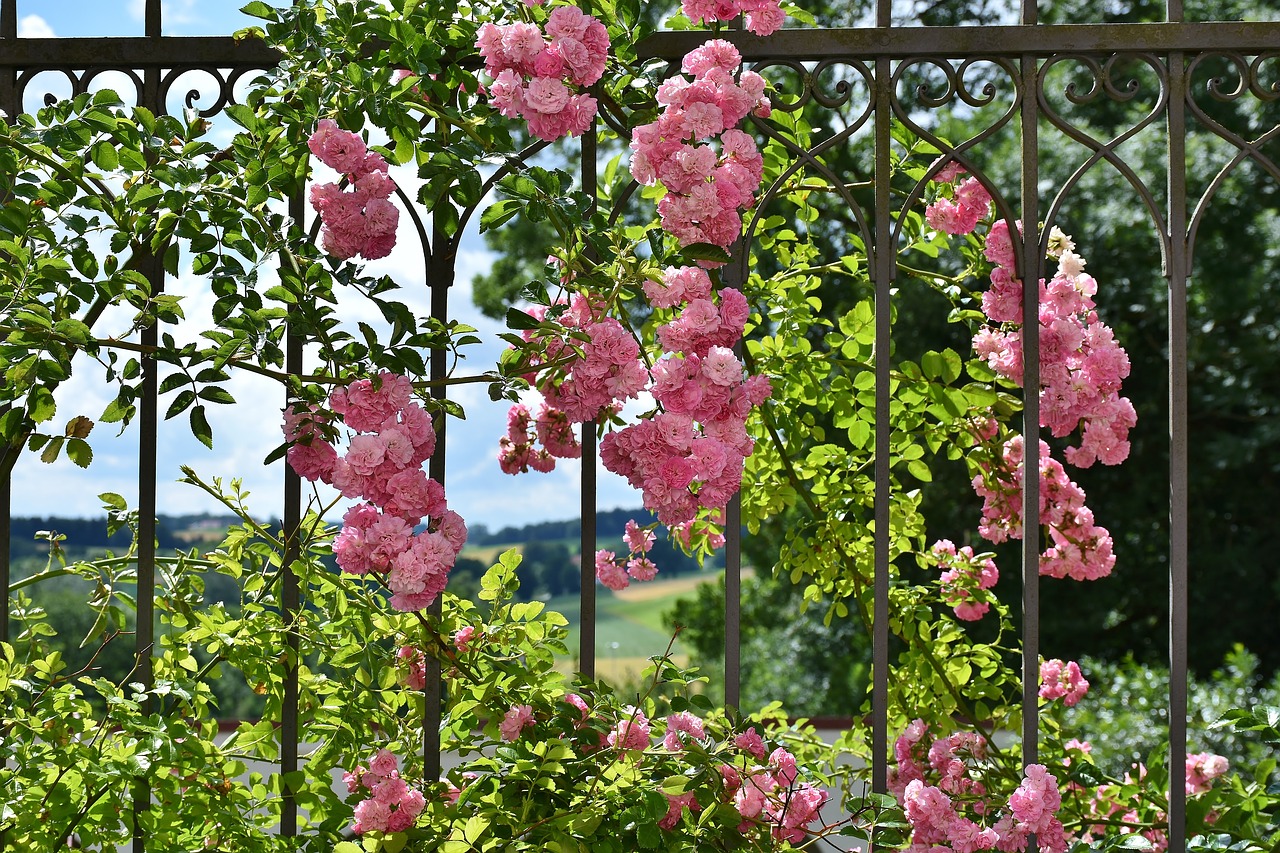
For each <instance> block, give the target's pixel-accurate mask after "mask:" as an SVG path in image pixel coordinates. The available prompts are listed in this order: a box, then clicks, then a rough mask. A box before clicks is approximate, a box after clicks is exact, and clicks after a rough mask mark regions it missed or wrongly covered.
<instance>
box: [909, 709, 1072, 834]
mask: <svg viewBox="0 0 1280 853" xmlns="http://www.w3.org/2000/svg"><path fill="white" fill-rule="evenodd" d="M927 741H928V726H927V725H926V724H925V723H924V721H922V720H915V721H914V722H912V723H911V724H910V725H909V726H907V729H906V731H904V732H903V734H902V735H901V736H899V737H898V739H897V741H896V743H895V744H894V755H895V758H896V759H897V767H896V768H894V769H893V770H891V771H890V778H889V789H890V791H892V792H893V794H894V796H896V797H897V798H898V802H899V803H900V804H901V805H902V807H903V810H904V811H905V812H906V816H907V821H908V823H910V824H911V830H912V832H911V842H912V844H911V849H912V850H921V851H924V850H956V851H961V853H975V851H978V850H1000V851H1004V853H1015V851H1021V850H1026V849H1027V840H1028V836H1030V835H1031V833H1035V836H1036V842H1037V844H1038V846H1039V849H1041V850H1048V851H1053V853H1063V851H1065V850H1066V849H1067V839H1066V833H1065V831H1064V829H1063V826H1062V822H1061V821H1060V820H1059V819H1058V816H1057V813H1058V809H1059V808H1061V806H1062V796H1061V794H1060V793H1059V792H1058V781H1057V779H1055V778H1054V776H1053V774H1051V773H1050V772H1049V771H1048V768H1046V767H1045V766H1044V765H1042V764H1030V765H1027V768H1026V770H1025V771H1024V772H1025V776H1024V777H1023V779H1022V782H1021V784H1019V785H1018V787H1017V789H1016V790H1014V792H1013V793H1012V794H1010V795H1009V799H1008V801H1007V803H1006V804H1005V805H1004V807H1001V806H1000V804H999V803H998V801H997V800H996V798H995V796H994V795H993V794H991V793H990V792H988V791H987V789H986V787H985V786H984V785H983V783H982V782H981V781H979V780H978V779H977V778H976V777H977V771H979V770H980V769H981V767H982V765H983V763H984V761H985V760H986V750H987V744H986V741H985V740H984V739H983V738H982V736H980V735H978V734H975V733H971V732H958V733H956V734H953V735H949V736H947V737H942V738H938V739H936V740H934V741H933V742H932V743H928V742H927Z"/></svg>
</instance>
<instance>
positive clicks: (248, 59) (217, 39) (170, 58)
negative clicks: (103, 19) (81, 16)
mask: <svg viewBox="0 0 1280 853" xmlns="http://www.w3.org/2000/svg"><path fill="white" fill-rule="evenodd" d="M280 58H281V57H280V53H279V51H277V50H275V49H274V48H272V47H270V46H269V45H267V43H266V42H264V41H262V40H261V39H253V38H249V39H241V40H238V41H237V40H236V39H234V38H232V37H231V36H161V37H159V38H147V37H145V36H140V37H136V38H135V37H112V36H104V37H101V38H53V39H47V38H42V39H26V38H17V39H0V68H20V69H24V70H25V69H31V70H34V69H63V68H75V69H85V70H100V69H109V68H129V69H142V68H192V69H198V68H233V69H240V68H270V67H272V66H273V65H275V64H277V63H278V62H279V61H280Z"/></svg>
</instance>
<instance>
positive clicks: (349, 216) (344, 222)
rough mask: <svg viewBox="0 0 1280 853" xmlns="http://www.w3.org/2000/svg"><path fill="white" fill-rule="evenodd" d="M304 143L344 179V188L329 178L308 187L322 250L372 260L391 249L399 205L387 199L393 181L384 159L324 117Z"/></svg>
mask: <svg viewBox="0 0 1280 853" xmlns="http://www.w3.org/2000/svg"><path fill="white" fill-rule="evenodd" d="M307 147H308V148H310V149H311V153H312V154H314V155H315V156H316V157H317V158H318V159H319V160H320V162H321V163H324V164H325V165H326V166H328V167H329V168H331V169H333V170H335V171H336V172H338V173H339V174H341V175H343V176H345V177H346V179H347V181H348V182H349V183H350V190H349V191H345V190H343V189H342V187H341V186H339V185H338V184H334V183H327V184H315V185H314V186H312V187H311V196H310V197H311V206H312V207H313V208H315V210H316V212H317V213H319V214H320V222H321V226H322V227H321V229H320V243H321V245H322V246H323V247H324V250H325V251H326V252H328V253H329V254H330V255H333V256H334V257H335V258H340V259H342V260H346V259H348V258H353V257H355V256H356V255H361V256H363V257H365V258H367V259H369V260H376V259H377V258H385V257H386V256H387V255H389V254H391V250H392V248H394V247H395V245H396V226H397V225H398V224H399V222H400V209H399V208H397V207H396V206H395V205H394V204H392V203H391V201H390V199H391V194H392V193H393V192H395V188H396V186H395V182H394V181H392V180H391V178H390V177H389V176H388V175H387V161H386V160H384V159H383V158H382V155H380V154H378V153H376V152H374V151H369V150H368V149H367V148H366V147H365V144H364V140H363V139H361V138H360V136H359V135H358V134H355V133H352V132H350V131H347V130H343V129H341V128H340V127H338V125H337V123H336V122H334V121H333V120H332V119H327V118H326V119H321V120H320V123H319V125H318V126H317V127H316V131H315V133H313V134H311V138H310V139H309V140H307Z"/></svg>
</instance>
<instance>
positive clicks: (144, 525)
mask: <svg viewBox="0 0 1280 853" xmlns="http://www.w3.org/2000/svg"><path fill="white" fill-rule="evenodd" d="M159 10H160V3H159V0H148V5H147V35H149V36H151V35H155V36H159V34H160V26H159V23H160V21H159V15H160V11H159ZM153 18H154V19H155V20H154V21H153V20H152V19H153ZM153 25H154V26H153ZM153 30H154V32H153ZM141 103H142V104H143V105H144V106H146V107H147V108H148V109H150V110H151V111H152V112H154V113H155V114H156V115H160V114H161V113H162V111H163V108H164V105H163V104H162V103H161V102H160V69H159V68H148V69H146V70H145V72H144V74H143V78H142V98H141ZM162 248H163V247H162ZM138 251H143V252H147V253H149V255H150V256H149V257H147V258H146V259H145V262H144V263H143V264H142V265H141V267H140V269H141V271H142V273H143V274H144V275H145V276H146V277H147V281H148V283H149V284H150V287H151V294H152V295H153V296H156V295H159V294H160V293H163V292H164V284H165V282H164V278H165V272H164V258H163V256H157V255H155V254H154V253H152V250H151V248H150V247H149V246H142V247H140V248H139V249H138ZM159 325H160V324H159V321H156V320H153V321H152V322H150V323H148V324H147V326H146V327H145V328H144V329H143V330H142V336H141V337H142V345H143V347H144V348H145V349H147V350H148V352H154V351H155V349H156V348H157V346H158V344H159V342H160V328H159ZM141 362H142V399H141V401H140V403H139V406H138V577H137V625H136V631H137V633H136V634H135V636H134V640H135V644H134V654H135V655H136V656H137V669H136V670H135V679H134V680H135V681H138V682H141V683H142V686H143V687H142V689H143V692H144V693H145V694H146V696H145V698H144V699H143V700H142V705H141V708H140V711H141V714H142V716H144V717H146V716H150V715H151V713H152V712H153V710H154V707H155V705H154V702H153V701H152V696H151V689H152V687H153V682H154V680H155V670H154V666H153V664H152V659H151V656H152V652H153V650H154V649H153V646H154V643H155V588H156V466H157V443H158V442H157V437H158V431H159V421H158V415H159V405H160V401H159V396H160V395H159V377H158V372H159V366H158V365H157V364H156V359H155V357H154V356H151V355H145V354H144V355H143V356H142V358H141ZM150 808H151V786H150V784H149V783H148V782H146V780H139V781H137V782H136V783H135V784H134V788H133V849H134V851H135V853H142V851H144V850H145V849H146V836H145V833H144V832H143V830H142V815H143V814H144V813H145V812H147V811H149V810H150Z"/></svg>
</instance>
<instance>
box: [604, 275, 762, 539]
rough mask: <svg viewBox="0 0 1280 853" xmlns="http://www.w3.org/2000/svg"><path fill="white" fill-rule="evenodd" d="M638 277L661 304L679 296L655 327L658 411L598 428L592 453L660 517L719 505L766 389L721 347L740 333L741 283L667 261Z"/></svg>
mask: <svg viewBox="0 0 1280 853" xmlns="http://www.w3.org/2000/svg"><path fill="white" fill-rule="evenodd" d="M662 278H663V281H662V284H661V285H656V284H655V285H654V286H653V287H646V290H647V291H649V292H650V293H651V294H652V295H651V297H650V298H654V297H656V298H657V299H658V300H659V303H658V304H660V305H663V306H670V307H674V306H675V305H676V304H678V302H679V301H681V300H685V301H687V304H686V305H685V306H684V307H683V309H681V311H680V313H679V316H678V317H677V318H676V319H674V320H672V321H671V322H669V323H666V324H664V325H663V326H661V327H660V328H659V330H658V340H659V341H660V342H661V343H662V345H663V347H664V349H665V350H666V355H664V356H663V358H662V359H660V360H659V361H658V362H657V363H656V364H655V365H654V367H653V371H652V373H653V379H654V384H653V389H652V390H653V396H654V399H655V400H657V402H658V403H659V404H660V405H661V406H662V409H663V411H662V412H661V413H660V414H658V415H656V416H654V417H653V418H649V419H646V420H643V421H641V422H640V423H638V424H635V425H632V426H628V427H625V428H623V429H621V430H619V431H618V432H614V433H610V434H609V435H607V436H605V437H604V440H603V441H602V442H601V444H600V458H601V460H602V461H603V462H604V465H605V467H606V468H608V469H609V470H610V471H612V472H614V473H615V474H620V475H621V476H623V477H626V478H627V481H628V482H630V483H631V485H632V486H633V487H635V488H637V489H640V490H641V491H642V493H643V494H644V505H645V508H646V509H648V510H650V511H652V512H654V513H656V514H657V516H658V520H659V521H661V522H662V523H663V524H666V525H668V526H675V525H678V524H681V523H687V522H690V521H692V520H693V519H694V517H695V516H696V515H697V513H698V510H699V509H700V508H705V509H714V508H717V507H722V506H724V505H725V503H726V502H727V501H728V499H729V498H730V497H731V496H732V495H733V494H734V493H735V492H736V491H737V490H738V488H739V487H740V485H741V482H742V468H743V464H744V460H745V459H746V457H747V456H749V455H750V454H751V451H752V449H753V447H754V442H753V441H752V439H751V437H750V436H749V435H748V434H747V430H746V420H747V416H748V415H749V414H750V413H751V410H752V408H753V407H755V406H759V405H760V404H761V403H763V402H764V401H765V400H766V399H767V398H768V396H769V391H770V386H769V380H768V379H767V378H766V377H763V376H750V377H748V376H746V375H745V371H744V369H743V366H742V362H741V361H739V360H738V357H737V356H736V355H734V353H733V351H732V350H731V349H729V347H731V346H733V344H734V343H736V342H737V341H738V340H739V339H740V338H741V337H742V332H743V329H744V327H745V324H746V321H747V316H748V314H749V309H748V307H747V303H746V299H745V298H744V297H743V296H742V293H741V291H738V290H735V289H733V288H723V289H721V290H720V292H719V299H720V302H719V305H718V306H717V305H716V303H715V302H713V301H712V299H711V296H712V294H711V280H710V278H709V277H708V276H707V274H706V272H705V271H703V270H700V269H698V268H697V267H681V268H671V267H669V268H667V270H666V271H665V272H664V273H663V276H662Z"/></svg>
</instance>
